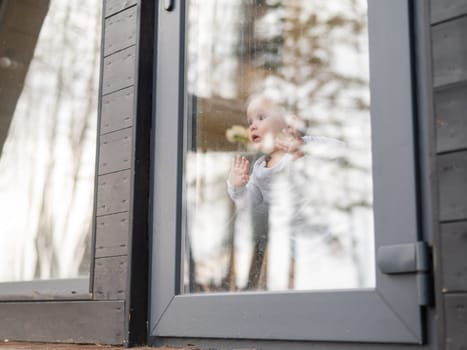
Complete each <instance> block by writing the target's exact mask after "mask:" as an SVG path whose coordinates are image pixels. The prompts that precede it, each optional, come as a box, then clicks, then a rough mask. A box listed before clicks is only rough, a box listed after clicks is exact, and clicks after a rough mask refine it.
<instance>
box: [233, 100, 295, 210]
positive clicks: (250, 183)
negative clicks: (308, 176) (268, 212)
mask: <svg viewBox="0 0 467 350" xmlns="http://www.w3.org/2000/svg"><path fill="white" fill-rule="evenodd" d="M246 116H247V121H248V125H249V128H248V138H249V140H250V142H251V144H252V145H253V146H254V148H255V149H257V150H258V151H260V152H261V153H263V156H261V157H260V158H259V159H258V160H257V161H256V162H255V163H254V165H253V169H252V171H251V175H250V164H249V161H248V160H247V159H246V158H245V157H240V156H237V157H235V159H234V162H233V165H232V168H231V171H230V174H229V178H228V181H227V184H228V192H229V195H230V197H231V198H232V200H234V201H235V203H236V204H237V206H239V205H242V204H243V202H244V200H245V196H247V198H248V199H249V201H250V205H251V206H252V208H255V209H259V208H260V207H261V206H262V205H264V206H265V209H266V208H267V206H268V205H269V204H270V201H271V185H272V182H273V180H274V177H275V175H276V174H278V173H280V172H282V171H283V170H284V169H285V168H286V166H287V165H288V164H289V163H290V162H291V161H293V160H295V159H297V158H299V157H302V156H303V153H302V151H301V147H302V145H303V143H304V141H303V138H302V134H301V133H300V132H299V131H298V130H297V129H295V128H292V127H290V126H289V125H288V123H287V121H286V112H285V110H284V109H283V108H282V107H280V106H279V105H277V104H276V103H275V102H274V101H272V100H270V99H268V98H266V97H264V96H258V97H253V98H252V99H251V100H250V102H249V103H248V107H247V111H246Z"/></svg>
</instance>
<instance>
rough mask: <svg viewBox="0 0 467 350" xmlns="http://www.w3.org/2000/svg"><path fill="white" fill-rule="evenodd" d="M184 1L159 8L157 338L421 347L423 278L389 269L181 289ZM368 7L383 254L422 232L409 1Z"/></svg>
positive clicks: (153, 311) (374, 1)
mask: <svg viewBox="0 0 467 350" xmlns="http://www.w3.org/2000/svg"><path fill="white" fill-rule="evenodd" d="M183 4H184V3H177V4H176V6H175V7H174V8H173V9H172V11H166V10H165V9H164V7H163V4H159V10H158V12H157V13H156V16H157V18H158V27H157V36H158V41H157V58H156V60H157V61H156V68H155V87H156V88H155V95H154V98H155V101H154V122H153V123H154V124H153V125H154V129H153V135H152V137H153V150H152V151H153V164H152V179H153V181H154V182H153V184H152V186H153V188H152V190H151V193H152V199H151V201H152V207H151V210H152V213H151V215H152V218H151V220H152V223H151V225H152V226H150V227H152V242H151V247H150V249H151V250H152V251H151V254H152V259H151V274H150V279H151V281H150V284H151V292H150V294H149V295H150V322H149V334H150V336H151V337H191V338H240V339H267V340H274V339H277V340H307V341H309V340H314V341H360V342H382V343H418V344H420V343H423V342H424V332H423V325H422V323H423V322H422V321H423V320H422V312H421V307H420V305H419V300H418V289H417V276H416V274H397V275H387V274H383V273H381V272H380V271H379V270H378V268H376V288H374V289H359V290H339V291H319V292H316V291H313V292H286V293H274V292H258V293H235V294H233V293H215V294H181V283H180V279H181V276H180V267H181V261H182V257H183V251H182V250H183V244H182V231H183V228H182V221H183V216H184V203H183V194H182V188H183V179H182V173H183V159H184V149H185V148H186V147H185V142H181V141H180V140H186V134H187V127H186V126H187V121H186V119H185V117H184V115H185V110H184V105H185V104H186V100H185V98H186V97H185V92H184V63H185V62H184V61H185V58H184V47H185V43H184V40H185V32H184V31H185V23H184V15H185V14H184V8H183ZM368 13H369V46H370V90H371V101H372V103H371V115H372V117H371V120H372V146H373V147H372V151H373V179H374V198H375V200H374V216H375V251H376V250H377V249H378V248H379V247H382V246H391V245H398V244H410V243H414V242H417V241H419V240H421V238H422V237H421V230H420V222H419V216H420V213H419V210H420V209H419V205H418V201H419V199H418V194H417V185H418V184H417V181H416V176H417V174H416V173H417V170H416V165H417V162H416V139H415V125H416V120H415V99H416V96H415V91H414V86H415V79H414V71H415V68H414V64H413V57H412V49H411V46H412V45H411V39H412V30H413V28H412V27H413V18H412V12H411V4H410V1H408V0H394V1H385V0H369V4H368ZM375 116H377V117H375ZM174 193H175V194H176V195H174ZM284 324H286V325H288V326H287V327H284Z"/></svg>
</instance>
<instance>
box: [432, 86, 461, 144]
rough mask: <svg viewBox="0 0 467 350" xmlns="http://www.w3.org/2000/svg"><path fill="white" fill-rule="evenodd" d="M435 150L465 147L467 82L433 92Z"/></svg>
mask: <svg viewBox="0 0 467 350" xmlns="http://www.w3.org/2000/svg"><path fill="white" fill-rule="evenodd" d="M435 117H436V150H437V152H447V151H454V150H458V149H462V148H467V84H466V85H455V86H453V87H450V88H447V89H443V90H440V91H438V92H436V93H435Z"/></svg>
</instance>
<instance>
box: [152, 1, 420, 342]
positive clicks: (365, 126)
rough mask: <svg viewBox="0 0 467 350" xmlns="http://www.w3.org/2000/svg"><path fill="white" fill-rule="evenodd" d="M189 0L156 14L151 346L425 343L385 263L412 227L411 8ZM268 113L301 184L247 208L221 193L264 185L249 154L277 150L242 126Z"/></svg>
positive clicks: (401, 279)
mask: <svg viewBox="0 0 467 350" xmlns="http://www.w3.org/2000/svg"><path fill="white" fill-rule="evenodd" d="M183 6H184V7H181V8H180V7H175V8H174V9H173V10H172V11H166V10H165V9H164V7H163V6H162V5H161V7H160V10H159V21H158V33H159V34H158V37H159V40H158V57H157V73H156V81H157V95H156V100H155V104H156V108H155V134H154V138H155V142H154V147H155V148H154V149H155V152H154V169H155V170H154V195H153V198H154V199H153V229H154V231H153V247H152V249H153V255H152V271H153V275H152V298H151V322H150V331H151V335H152V336H155V337H198V338H199V337H201V338H202V337H206V338H243V339H282V340H284V339H289V340H318V341H368V342H371V341H375V342H404V343H420V342H421V341H422V331H421V321H420V306H419V300H418V296H417V293H418V291H417V281H416V279H417V278H416V275H415V274H412V273H409V272H412V271H409V270H410V269H409V270H407V269H405V270H404V268H401V269H398V266H396V268H394V266H393V265H391V264H389V265H390V266H389V268H388V267H387V263H386V262H387V259H388V257H389V259H391V258H394V259H396V260H397V259H398V257H399V255H400V254H401V252H403V251H408V252H409V254H408V255H409V256H411V254H412V253H413V254H415V245H413V243H415V242H416V241H417V240H418V234H419V233H418V228H417V221H416V217H417V212H416V210H417V209H416V208H417V206H416V194H415V187H416V186H415V169H414V167H415V162H414V140H413V108H412V103H413V101H412V82H411V76H412V74H411V69H412V68H411V60H410V50H409V47H410V44H409V41H410V35H409V33H410V17H409V8H408V6H409V5H408V4H407V2H404V1H394V2H384V3H382V2H378V3H377V2H376V1H369V2H368V8H367V6H366V3H365V2H363V1H344V2H342V1H341V2H339V3H338V5H337V3H336V4H334V2H325V1H323V2H309V1H258V2H253V3H252V2H247V1H240V0H239V1H236V2H230V1H229V2H227V1H221V0H218V1H212V2H209V3H205V2H199V1H195V0H192V1H187V2H186V3H185V4H184V5H183ZM367 19H368V35H369V39H368V38H367V34H366V20H367ZM213 28H215V30H214V29H213ZM167 32H171V33H173V34H176V35H170V38H169V37H168V36H167V35H165V33H167ZM185 40H186V41H185ZM367 47H368V48H369V62H370V63H369V71H370V72H369V75H368V66H367V65H365V63H366V60H367V59H368V56H366V55H368V54H367V53H366V52H365V48H367ZM368 78H369V79H368ZM368 80H369V85H368ZM369 95H371V102H370V99H369ZM368 105H369V110H368ZM370 115H371V123H370V117H369V116H370ZM274 116H275V117H277V118H278V119H280V120H281V122H279V124H280V123H282V124H281V126H280V128H278V129H279V130H280V131H281V132H282V129H287V130H289V129H290V128H291V129H292V131H289V132H286V136H290V133H292V135H291V136H292V141H294V140H295V141H300V145H301V146H302V147H300V148H299V155H298V156H297V157H292V158H293V162H292V161H291V162H290V163H289V164H292V165H290V167H291V168H294V167H296V168H297V167H298V169H302V172H301V173H300V171H298V170H291V174H292V175H290V176H291V177H292V178H293V177H294V176H295V174H305V175H307V176H308V177H306V176H305V177H304V181H302V182H295V183H294V184H295V187H293V186H292V187H290V182H287V181H288V180H287V181H285V182H283V183H282V184H281V182H280V181H277V182H275V185H274V186H277V187H278V188H282V189H281V190H278V191H276V192H274V190H273V187H272V186H271V187H270V190H266V191H265V190H261V189H260V195H259V196H258V198H262V199H263V201H261V200H260V201H256V202H255V199H251V198H255V197H252V196H250V195H247V196H246V197H243V199H242V198H240V199H242V200H243V204H245V202H246V205H244V207H246V208H250V209H247V210H245V211H244V214H241V210H240V209H242V208H240V207H241V206H242V204H241V203H239V201H237V199H238V197H236V196H235V194H233V195H232V194H231V199H232V200H231V199H229V196H228V195H227V194H226V193H227V190H226V187H227V185H226V184H225V182H226V180H227V179H229V180H230V184H231V185H232V183H233V182H235V181H237V182H238V183H239V185H238V186H237V187H239V188H242V186H244V185H245V183H246V181H247V179H248V176H249V177H250V180H251V178H252V177H254V176H256V175H258V174H255V173H254V172H255V170H253V173H250V172H249V171H245V170H244V169H245V168H250V166H253V168H254V167H255V166H256V165H257V164H260V163H255V162H256V160H255V158H254V157H255V156H254V155H253V154H250V153H249V149H250V148H249V147H250V146H251V144H253V145H254V144H256V143H258V145H256V146H258V147H257V148H260V149H259V150H260V151H262V153H263V154H265V155H266V156H269V158H268V157H266V158H264V159H262V158H259V159H260V161H264V162H265V164H266V165H265V168H268V163H267V162H269V161H271V162H272V163H269V164H272V165H271V167H273V166H274V163H273V159H274V156H275V155H278V154H279V155H281V156H283V154H281V153H280V152H276V150H277V147H276V144H275V143H274V142H272V145H273V146H271V147H272V149H270V150H267V149H266V148H267V147H266V146H265V144H266V142H264V143H261V142H256V141H257V139H256V138H257V137H259V140H260V141H264V140H261V138H263V139H267V138H268V137H269V136H267V135H266V134H258V135H255V131H253V129H252V128H253V127H256V126H248V124H251V125H254V123H255V122H256V121H257V120H261V121H262V120H263V119H268V118H272V117H274ZM278 116H279V117H278ZM288 116H289V117H290V118H289V120H288V121H287V119H288V118H287V117H288ZM350 119H352V120H353V121H352V122H351V123H350V122H349V120H350ZM294 122H295V123H298V124H295V125H294V124H293V123H294ZM370 124H371V146H370ZM246 128H250V131H249V132H245V129H246ZM258 128H259V127H258ZM299 131H300V133H298V132H299ZM294 133H295V134H294ZM272 134H273V137H271V139H272V140H274V139H277V138H280V135H279V131H278V134H277V135H276V134H274V133H273V132H272ZM314 134H317V135H314ZM252 135H253V136H252ZM278 135H279V136H278ZM226 136H227V137H226ZM310 136H311V141H310V138H309V137H310ZM313 136H316V137H315V138H313ZM242 138H243V139H245V138H249V143H248V144H247V142H245V143H244V144H243V145H242V144H241V142H239V141H238V140H243V139H242ZM307 138H308V139H307ZM229 139H230V141H232V140H233V141H234V142H233V143H229ZM317 141H322V142H317ZM238 152H240V153H242V154H243V155H244V156H245V158H250V160H249V164H248V165H245V164H247V162H246V160H244V161H239V163H240V165H238V166H237V168H238V169H240V170H239V173H240V175H245V178H244V179H243V180H238V179H237V180H236V179H235V178H232V177H231V176H230V175H229V167H230V159H232V158H233V157H234V154H235V153H238ZM274 152H276V153H274ZM314 152H321V153H314ZM370 152H371V153H370ZM370 154H371V160H370ZM280 159H283V158H280ZM242 162H243V163H242ZM301 163H302V164H303V165H301V166H299V165H300V164H301ZM371 163H372V166H370V164H371ZM253 164H255V165H253ZM276 164H277V163H276ZM315 168H316V169H319V171H318V170H316V171H315V170H314V169H315ZM303 169H305V170H303ZM308 170H311V171H308ZM287 171H288V170H284V171H283V173H287ZM283 173H282V174H283ZM371 173H372V176H371ZM239 177H241V176H239ZM257 178H259V175H258V176H257ZM242 181H243V182H242ZM274 181H275V180H274ZM296 181H299V179H298V180H296ZM371 182H373V185H372V186H371ZM298 183H299V184H300V185H297V184H298ZM257 186H259V187H261V186H262V185H261V184H259V185H258V184H257ZM280 186H282V187H280ZM284 186H285V187H284ZM287 186H289V187H287ZM234 187H235V186H234ZM283 188H287V190H284V189H283ZM372 188H373V191H374V193H372ZM354 189H358V190H355V191H354ZM234 190H235V189H234ZM284 193H295V194H296V195H294V196H288V197H287V196H285V197H284ZM336 193H338V194H337V195H336ZM343 193H345V194H346V195H348V196H347V197H346V196H343V195H342V194H343ZM269 195H270V198H272V199H271V200H268V201H266V202H267V205H266V207H267V208H266V210H265V211H263V212H262V213H261V215H260V216H259V218H258V217H255V215H256V214H257V213H256V212H255V209H256V208H258V206H259V205H260V204H262V203H264V202H265V201H264V198H265V197H266V196H269ZM274 197H275V198H276V200H277V198H279V199H278V200H277V201H276V202H274ZM297 197H298V200H301V201H299V202H297ZM245 198H246V199H245ZM291 198H292V199H291ZM328 198H331V200H326V199H328ZM303 200H304V202H303ZM248 202H249V203H248ZM252 202H254V204H253V205H252V204H251V203H252ZM274 203H276V204H274ZM283 203H289V204H287V205H286V206H283V207H281V206H280V205H281V204H283ZM297 203H298V205H297ZM330 203H331V204H330ZM252 207H253V208H254V209H251V208H252ZM349 212H350V214H349ZM264 213H266V214H264ZM287 213H289V214H287ZM297 214H300V215H299V216H300V217H298V216H297ZM242 215H243V217H242ZM287 215H289V217H287ZM353 215H355V216H353ZM283 218H287V220H288V221H287V222H288V223H289V226H287V225H284V224H283V223H282V224H281V220H283ZM316 218H319V220H317V221H313V220H315V219H316ZM373 218H374V226H373V224H372V221H373ZM294 220H297V222H300V225H298V224H295V223H294ZM291 222H292V223H293V224H292V225H290V223H291ZM351 223H353V224H356V225H359V227H358V229H352V228H350V226H351V225H350V224H351ZM258 227H259V228H258ZM291 227H292V229H290V228H291ZM372 227H374V234H373V229H372ZM265 228H266V229H265ZM258 232H259V234H258ZM242 235H243V240H241V239H242ZM245 236H247V238H245ZM373 237H374V243H373ZM242 246H243V248H242ZM376 251H378V257H379V258H380V260H379V264H380V265H379V268H380V269H378V268H374V261H373V257H374V256H375V252H376ZM284 252H287V253H286V254H284ZM317 252H318V253H319V252H320V254H318V253H317ZM336 252H337V253H338V254H336ZM281 254H282V255H281ZM314 254H316V255H314ZM273 257H275V258H273ZM313 259H316V260H315V262H313ZM396 265H397V263H396ZM320 266H321V267H320ZM332 267H334V269H333V268H332ZM380 270H381V271H383V272H384V273H383V272H381V271H380ZM343 271H345V273H342V272H343ZM284 325H287V327H284Z"/></svg>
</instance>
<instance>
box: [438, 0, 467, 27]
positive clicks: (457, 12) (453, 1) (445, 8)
mask: <svg viewBox="0 0 467 350" xmlns="http://www.w3.org/2000/svg"><path fill="white" fill-rule="evenodd" d="M465 14H467V2H466V1H465V0H431V23H433V24H435V23H438V22H441V21H446V20H448V19H450V18H453V17H458V16H462V15H465Z"/></svg>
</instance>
